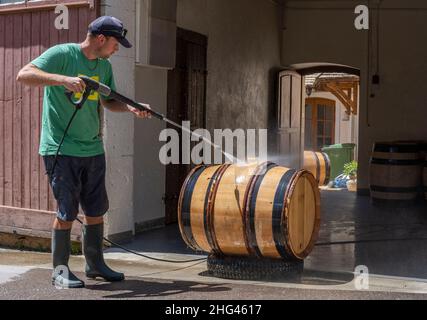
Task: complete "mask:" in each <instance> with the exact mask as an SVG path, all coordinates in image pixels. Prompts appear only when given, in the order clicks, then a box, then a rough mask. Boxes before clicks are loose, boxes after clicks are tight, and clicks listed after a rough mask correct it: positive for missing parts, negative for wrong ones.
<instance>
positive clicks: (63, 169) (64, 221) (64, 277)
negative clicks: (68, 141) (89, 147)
mask: <svg viewBox="0 0 427 320" xmlns="http://www.w3.org/2000/svg"><path fill="white" fill-rule="evenodd" d="M44 161H45V166H46V169H47V171H48V172H49V181H50V185H51V187H52V191H53V193H54V195H55V199H56V201H57V203H58V213H57V218H56V219H55V221H54V223H53V228H52V264H53V273H52V284H53V285H55V286H56V287H58V288H63V289H68V288H83V287H84V285H85V284H84V282H83V281H81V280H80V279H78V278H77V277H76V276H75V275H74V274H73V273H72V272H71V271H70V268H69V267H68V261H69V259H70V254H71V228H72V226H73V221H74V220H75V219H76V217H77V213H78V206H79V201H78V195H79V192H80V191H79V189H80V183H79V181H78V180H79V179H78V174H77V173H76V168H75V163H73V161H72V160H71V158H69V157H59V158H58V163H57V166H56V170H55V172H53V173H52V172H50V168H52V165H53V161H54V157H44Z"/></svg>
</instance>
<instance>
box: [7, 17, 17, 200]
mask: <svg viewBox="0 0 427 320" xmlns="http://www.w3.org/2000/svg"><path fill="white" fill-rule="evenodd" d="M4 31H5V34H6V39H5V42H4V46H5V61H4V70H5V79H4V89H5V90H4V101H5V104H4V179H5V181H4V191H5V192H4V203H5V205H6V206H12V205H13V184H12V182H13V181H12V180H13V87H14V83H15V81H14V79H13V51H14V50H13V16H12V15H9V16H6V25H5V28H4Z"/></svg>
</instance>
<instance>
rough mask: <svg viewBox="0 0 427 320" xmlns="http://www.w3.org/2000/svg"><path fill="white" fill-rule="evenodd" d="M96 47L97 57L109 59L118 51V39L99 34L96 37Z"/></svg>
mask: <svg viewBox="0 0 427 320" xmlns="http://www.w3.org/2000/svg"><path fill="white" fill-rule="evenodd" d="M97 43H98V48H97V50H96V53H97V56H98V58H102V59H109V58H110V57H111V56H112V55H113V54H115V53H116V52H118V51H119V41H117V39H116V38H114V37H106V36H104V35H99V36H98V37H97Z"/></svg>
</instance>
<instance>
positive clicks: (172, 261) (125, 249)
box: [77, 219, 206, 263]
mask: <svg viewBox="0 0 427 320" xmlns="http://www.w3.org/2000/svg"><path fill="white" fill-rule="evenodd" d="M77 221H78V222H80V223H81V224H82V225H83V222H82V221H81V220H80V219H77ZM104 240H105V241H106V242H108V243H109V244H111V245H113V246H115V247H118V248H120V249H122V250H124V251H126V252H129V253H132V254H134V255H137V256H140V257H143V258H147V259H150V260H155V261H161V262H168V263H189V262H197V261H204V260H206V258H200V259H194V260H184V261H179V260H166V259H159V258H154V257H149V256H146V255H144V254H142V253H139V252H135V251H133V250H130V249H127V248H125V247H123V246H121V245H119V244H117V243H115V242H113V241H111V240H108V239H107V238H104Z"/></svg>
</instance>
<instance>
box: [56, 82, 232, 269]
mask: <svg viewBox="0 0 427 320" xmlns="http://www.w3.org/2000/svg"><path fill="white" fill-rule="evenodd" d="M80 78H81V79H82V80H83V81H84V82H85V84H86V88H85V91H84V92H83V94H82V96H81V98H80V99H79V100H77V101H74V100H73V95H74V93H73V92H71V91H68V90H66V91H65V95H66V96H67V98H68V100H70V102H71V103H72V104H73V105H74V106H75V111H74V113H73V115H72V116H71V119H70V121H69V123H68V125H67V127H66V129H65V131H64V135H63V137H62V139H61V142H60V144H59V146H58V150H57V152H56V155H55V160H54V162H53V166H52V168H51V169H50V170H49V171H48V174H49V173H50V176H51V177H53V173H54V172H55V168H56V165H57V162H58V156H59V152H60V150H61V147H62V145H63V144H64V140H65V137H66V136H67V133H68V130H69V129H70V127H71V124H72V123H73V120H74V118H75V117H76V115H77V113H78V111H79V110H80V109H81V108H82V107H83V105H84V104H85V102H86V101H87V99H88V98H89V96H90V95H91V92H92V91H96V92H98V93H99V94H101V95H103V96H105V97H108V98H112V99H115V100H117V101H120V102H123V103H125V104H128V105H130V106H132V107H134V108H137V109H138V110H140V111H147V112H149V113H150V114H151V115H152V116H154V117H155V118H157V119H159V120H162V121H166V122H168V123H170V124H172V125H174V126H176V127H178V128H181V129H182V130H185V131H189V132H190V133H191V134H193V135H194V136H197V137H198V138H199V139H203V140H204V141H206V142H208V143H210V144H211V145H212V146H214V147H215V148H217V149H218V148H220V147H219V146H216V145H214V144H212V143H211V142H210V141H209V140H208V139H206V138H205V137H202V136H200V135H198V134H195V133H194V132H192V131H191V130H188V129H186V128H184V127H182V126H180V125H178V124H177V123H174V122H173V121H170V120H169V119H167V118H166V117H165V116H164V115H162V114H160V113H158V112H156V111H154V110H151V109H150V108H147V107H145V106H143V105H141V104H139V103H136V102H135V101H133V100H131V99H129V98H127V97H125V96H123V95H121V94H120V93H117V92H115V91H113V90H112V89H111V88H110V87H108V86H106V85H104V84H102V83H99V82H98V81H95V80H93V79H91V78H89V77H86V76H81V77H80ZM226 156H227V155H226ZM77 221H78V222H79V223H80V224H83V222H82V221H81V220H80V219H77ZM104 240H105V241H106V242H107V243H109V244H111V245H113V246H115V247H118V248H120V249H122V250H124V251H126V252H129V253H132V254H135V255H137V256H140V257H144V258H147V259H150V260H155V261H162V262H169V263H189V262H198V261H205V260H206V258H201V259H193V260H185V261H176V260H166V259H158V258H154V257H149V256H146V255H144V254H141V253H138V252H135V251H132V250H129V249H127V248H125V247H123V246H121V245H119V244H117V243H114V242H113V241H111V240H108V239H106V238H104Z"/></svg>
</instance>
